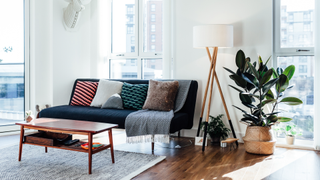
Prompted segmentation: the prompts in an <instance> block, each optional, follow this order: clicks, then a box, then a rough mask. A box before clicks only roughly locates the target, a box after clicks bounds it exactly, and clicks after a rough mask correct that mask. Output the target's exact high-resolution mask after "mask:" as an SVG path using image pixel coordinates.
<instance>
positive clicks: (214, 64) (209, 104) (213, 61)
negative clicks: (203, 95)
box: [202, 47, 218, 151]
mask: <svg viewBox="0 0 320 180" xmlns="http://www.w3.org/2000/svg"><path fill="white" fill-rule="evenodd" d="M217 54H218V48H217V47H215V48H214V50H213V59H212V61H211V64H212V63H213V68H212V77H211V84H210V95H209V101H208V109H207V118H206V123H205V132H204V138H203V142H202V151H204V150H205V144H206V140H207V126H208V122H209V114H210V107H211V99H212V90H213V80H214V74H215V70H216V64H217V63H216V61H217Z"/></svg>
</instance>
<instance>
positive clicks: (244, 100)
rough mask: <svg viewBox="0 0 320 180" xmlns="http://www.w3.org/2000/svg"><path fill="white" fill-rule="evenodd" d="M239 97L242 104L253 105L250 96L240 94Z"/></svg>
mask: <svg viewBox="0 0 320 180" xmlns="http://www.w3.org/2000/svg"><path fill="white" fill-rule="evenodd" d="M239 97H240V100H241V102H242V103H245V104H251V103H252V100H251V98H250V96H248V95H245V94H242V93H239Z"/></svg>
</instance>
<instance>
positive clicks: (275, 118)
mask: <svg viewBox="0 0 320 180" xmlns="http://www.w3.org/2000/svg"><path fill="white" fill-rule="evenodd" d="M267 119H268V120H269V121H270V122H277V121H278V117H277V116H275V115H271V116H269V117H268V118H267Z"/></svg>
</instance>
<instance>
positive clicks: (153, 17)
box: [151, 14, 156, 22]
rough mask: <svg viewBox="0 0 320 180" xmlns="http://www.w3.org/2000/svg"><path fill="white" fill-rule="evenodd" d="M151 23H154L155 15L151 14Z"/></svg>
mask: <svg viewBox="0 0 320 180" xmlns="http://www.w3.org/2000/svg"><path fill="white" fill-rule="evenodd" d="M151 21H152V22H155V21H156V15H155V14H151Z"/></svg>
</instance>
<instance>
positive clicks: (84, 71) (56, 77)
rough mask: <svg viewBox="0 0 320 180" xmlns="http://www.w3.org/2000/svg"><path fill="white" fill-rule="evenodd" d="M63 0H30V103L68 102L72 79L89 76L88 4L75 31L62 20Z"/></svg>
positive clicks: (32, 107) (31, 104)
mask: <svg viewBox="0 0 320 180" xmlns="http://www.w3.org/2000/svg"><path fill="white" fill-rule="evenodd" d="M67 5H68V3H67V2H66V1H64V0H45V1H43V0H31V1H30V6H31V10H30V32H31V35H30V51H31V53H30V84H31V85H30V92H31V94H30V100H31V101H30V107H31V109H32V110H34V107H35V105H36V104H39V105H40V106H44V105H45V104H50V105H53V106H57V105H65V104H68V102H69V99H70V94H71V90H72V86H73V83H74V80H75V79H76V78H81V77H83V78H88V77H90V71H91V68H90V66H91V65H90V59H91V57H90V56H91V39H90V29H91V27H90V4H89V5H86V9H85V10H84V11H83V13H82V15H81V19H80V24H79V26H80V28H79V31H77V32H68V31H66V30H65V29H64V26H63V24H62V16H63V10H62V9H63V8H65V7H67Z"/></svg>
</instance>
